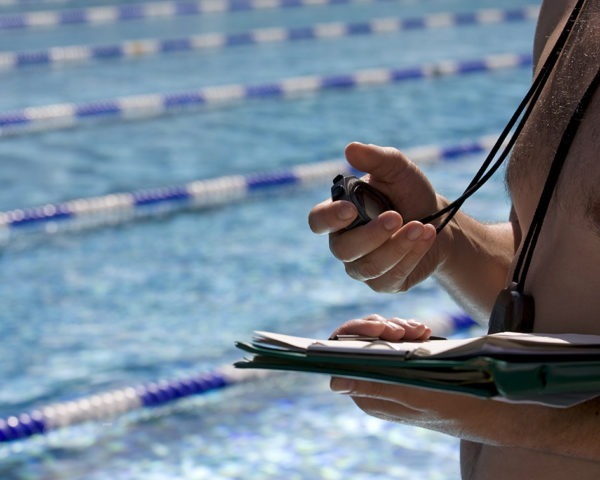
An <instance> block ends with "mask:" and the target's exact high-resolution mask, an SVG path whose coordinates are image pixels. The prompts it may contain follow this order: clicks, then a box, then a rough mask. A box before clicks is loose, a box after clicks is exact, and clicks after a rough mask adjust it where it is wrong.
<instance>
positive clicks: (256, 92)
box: [0, 53, 532, 137]
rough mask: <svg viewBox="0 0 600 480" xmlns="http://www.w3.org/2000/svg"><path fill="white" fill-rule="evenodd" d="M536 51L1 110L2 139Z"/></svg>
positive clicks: (426, 73)
mask: <svg viewBox="0 0 600 480" xmlns="http://www.w3.org/2000/svg"><path fill="white" fill-rule="evenodd" d="M531 65H532V55H531V54H530V53H527V54H510V53H509V54H495V55H488V56H484V57H480V58H476V59H471V60H462V61H456V60H446V61H439V62H436V63H429V64H424V65H417V66H412V67H411V66H409V67H402V68H373V69H366V70H358V71H355V72H353V73H349V74H343V73H342V74H333V75H323V76H317V75H308V76H302V77H289V78H286V79H283V80H280V81H275V82H272V83H262V84H254V85H243V84H229V85H219V86H209V87H205V88H201V89H199V90H192V91H187V92H180V93H166V94H156V93H155V94H144V95H132V96H125V97H119V98H115V99H107V100H100V101H94V102H87V103H62V104H53V105H44V106H36V107H28V108H25V109H22V110H15V111H10V112H0V137H2V136H11V135H18V134H26V133H31V132H36V131H47V130H58V129H62V128H70V127H75V126H79V125H83V124H88V122H92V123H93V122H94V121H96V122H98V121H107V120H111V121H115V120H128V121H133V120H143V119H148V118H156V117H159V116H162V115H166V114H175V113H178V112H189V111H190V110H193V109H200V108H202V107H207V106H210V107H213V108H215V107H219V106H225V105H230V104H232V103H236V102H238V103H239V102H242V101H254V100H265V99H273V98H278V99H287V98H296V97H298V96H299V95H303V94H309V93H310V94H314V93H318V92H325V91H329V90H342V89H353V88H358V87H373V86H382V85H390V84H396V83H401V82H405V81H411V80H423V79H431V78H436V77H443V76H450V75H468V74H474V73H483V72H493V71H497V70H504V69H509V68H522V67H531Z"/></svg>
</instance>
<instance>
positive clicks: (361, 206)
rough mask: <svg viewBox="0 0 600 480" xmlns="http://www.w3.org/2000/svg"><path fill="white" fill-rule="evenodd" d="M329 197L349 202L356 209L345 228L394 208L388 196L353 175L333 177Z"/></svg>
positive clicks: (350, 227)
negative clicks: (352, 219)
mask: <svg viewBox="0 0 600 480" xmlns="http://www.w3.org/2000/svg"><path fill="white" fill-rule="evenodd" d="M331 199H332V200H334V201H335V200H346V201H348V202H351V203H353V204H354V206H355V207H356V209H357V210H358V215H357V217H356V219H355V220H354V222H352V223H351V224H350V225H349V226H347V227H346V228H345V230H351V229H353V228H356V227H360V226H361V225H365V224H366V223H369V222H370V221H371V220H373V219H374V218H376V217H377V216H378V215H380V214H382V213H383V212H387V211H388V210H394V205H393V204H392V202H391V201H390V199H389V198H387V197H386V196H385V195H384V194H383V193H381V192H380V191H379V190H377V189H376V188H375V187H372V186H371V185H369V184H368V183H367V182H363V181H362V180H359V179H358V178H356V177H355V176H354V175H347V176H344V175H338V176H337V177H335V178H334V179H333V186H332V187H331Z"/></svg>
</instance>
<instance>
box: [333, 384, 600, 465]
mask: <svg viewBox="0 0 600 480" xmlns="http://www.w3.org/2000/svg"><path fill="white" fill-rule="evenodd" d="M331 388H332V390H333V391H335V392H338V393H341V394H347V395H350V396H351V397H352V399H353V400H354V402H355V403H356V404H357V406H358V407H359V408H361V409H362V410H364V411H365V412H366V413H368V414H370V415H373V416H375V417H379V418H382V419H384V420H388V421H394V422H398V423H407V424H410V425H415V426H420V427H423V428H427V429H429V430H435V431H438V432H442V433H445V434H449V435H452V436H455V437H458V438H461V439H463V440H469V441H472V442H477V443H481V444H486V445H492V446H497V447H508V448H513V447H515V448H523V449H528V450H532V451H537V452H542V453H545V454H551V455H559V456H564V457H570V458H574V459H579V460H589V461H594V462H600V439H599V438H598V431H600V398H598V399H594V400H590V401H588V402H585V403H582V404H579V405H577V406H574V407H571V408H551V407H544V406H540V405H533V404H513V403H505V402H500V401H495V400H484V399H479V398H476V397H471V396H467V395H461V394H455V393H445V392H434V391H431V390H426V389H419V388H413V387H405V386H399V385H388V384H384V383H376V382H367V381H356V380H349V379H343V378H333V379H332V381H331Z"/></svg>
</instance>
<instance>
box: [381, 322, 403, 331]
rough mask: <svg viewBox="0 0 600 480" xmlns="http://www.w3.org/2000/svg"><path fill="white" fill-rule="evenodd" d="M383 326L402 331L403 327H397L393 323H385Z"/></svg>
mask: <svg viewBox="0 0 600 480" xmlns="http://www.w3.org/2000/svg"><path fill="white" fill-rule="evenodd" d="M385 324H386V325H387V326H388V327H390V328H391V329H393V330H404V327H402V325H398V324H397V323H394V322H390V321H387V322H385Z"/></svg>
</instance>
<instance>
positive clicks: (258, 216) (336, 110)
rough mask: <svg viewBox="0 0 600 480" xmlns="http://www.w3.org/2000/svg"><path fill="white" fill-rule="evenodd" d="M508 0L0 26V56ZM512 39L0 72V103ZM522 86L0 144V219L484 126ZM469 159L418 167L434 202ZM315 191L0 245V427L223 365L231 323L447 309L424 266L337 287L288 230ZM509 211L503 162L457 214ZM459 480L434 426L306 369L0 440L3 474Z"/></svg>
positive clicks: (383, 90)
mask: <svg viewBox="0 0 600 480" xmlns="http://www.w3.org/2000/svg"><path fill="white" fill-rule="evenodd" d="M31 3H33V2H30V4H31ZM28 5H29V4H28ZM43 5H46V4H43ZM48 5H50V4H48ZM48 5H47V6H48ZM66 5H71V6H73V5H75V4H74V3H73V2H71V3H67V4H66ZM523 5H524V2H523V1H516V0H515V1H510V0H502V1H491V0H477V1H475V0H426V1H416V0H413V1H411V0H397V1H389V2H383V3H381V2H376V3H356V4H349V5H338V6H335V5H334V6H315V7H305V8H295V9H287V10H280V9H273V10H263V11H258V12H236V13H222V14H212V15H206V16H196V17H180V18H175V19H163V20H158V19H154V20H147V21H138V22H128V23H126V24H120V25H105V26H89V25H88V26H69V27H62V28H56V29H40V30H28V31H26V32H21V31H19V32H17V31H13V32H0V36H1V38H2V46H3V47H2V48H3V49H4V50H20V51H25V50H35V49H40V48H49V47H50V46H55V45H69V44H90V43H96V44H101V43H115V42H116V41H124V40H128V39H134V38H149V37H159V38H168V37H175V36H182V35H190V34H194V33H201V32H215V31H219V32H240V31H247V30H250V29H252V28H262V27H270V26H283V27H288V28H289V27H292V26H307V25H313V24H315V23H319V22H331V21H340V22H352V21H364V20H365V19H368V18H379V17H385V16H393V17H409V16H417V15H422V14H425V13H431V12H448V11H472V10H475V9H480V8H486V7H487V8H491V7H495V8H510V7H520V6H523ZM60 6H63V7H64V6H65V3H60ZM30 8H31V7H30ZM48 8H51V7H50V6H48ZM52 8H59V6H58V5H54V6H53V7H52ZM13 10H15V8H14V7H11V8H8V7H7V8H6V11H13ZM533 29H534V24H533V23H532V22H527V21H524V22H510V23H503V24H498V25H488V26H462V27H449V28H439V29H433V30H423V31H411V32H402V33H394V34H387V35H373V36H356V37H345V38H340V39H331V40H319V41H312V40H310V41H308V40H307V41H303V42H292V43H274V44H267V45H261V46H241V47H236V48H228V49H225V48H224V49H218V50H215V51H205V52H188V53H179V54H174V55H156V56H147V57H140V58H136V59H133V60H126V59H122V60H114V61H97V62H94V61H91V62H86V63H81V64H78V65H75V66H69V67H67V66H65V67H60V66H56V67H41V66H40V67H30V68H25V69H17V70H10V71H5V72H0V76H1V78H2V85H3V88H2V89H1V90H0V112H5V111H11V110H18V109H23V108H26V107H30V106H40V105H46V104H53V103H61V102H86V101H96V100H102V99H111V98H115V97H118V96H125V95H138V94H145V93H173V92H178V91H188V90H193V89H199V88H202V87H206V86H212V85H223V84H232V83H243V84H259V83H265V82H270V81H277V80H280V79H283V78H288V77H294V76H300V75H309V74H315V75H329V74H334V73H350V72H353V71H356V70H360V69H366V68H374V67H386V68H395V67H402V66H412V65H420V64H424V63H430V62H434V61H439V60H444V59H454V60H457V59H470V58H478V57H480V56H482V55H487V54H491V53H529V51H530V49H531V41H532V36H533ZM529 79H530V71H529V70H528V69H527V68H517V69H507V70H502V71H498V72H494V73H482V74H470V75H462V76H447V77H440V78H435V79H428V80H415V81H409V82H404V83H399V84H395V85H386V86H379V87H368V88H357V89H344V90H337V91H328V92H320V93H315V94H310V95H304V96H301V97H298V98H293V99H285V100H284V99H270V100H255V101H244V102H240V103H237V104H232V105H229V106H227V107H226V108H206V109H201V110H197V111H190V112H185V113H180V114H173V115H168V116H162V117H160V118H155V119H150V120H145V121H129V122H123V121H118V120H117V121H114V122H99V123H94V124H91V125H82V126H80V127H76V128H73V129H69V130H56V131H48V132H42V133H35V134H27V135H19V136H13V137H3V138H0V158H2V169H1V170H0V211H6V210H11V209H15V208H20V207H32V206H37V205H43V204H45V203H48V202H53V203H56V202H61V201H66V200H71V199H74V198H80V197H89V196H97V195H106V194H109V193H114V192H128V191H135V190H139V189H142V188H149V187H160V186H165V185H173V184H182V183H186V182H190V181H193V180H197V179H210V178H215V177H219V176H224V175H233V174H248V173H252V172H262V171H272V170H274V169H278V168H284V167H290V166H293V165H298V164H303V163H312V162H319V161H325V160H330V159H332V158H341V157H342V155H343V149H344V146H345V145H346V144H347V143H348V142H350V141H353V140H359V141H364V142H370V143H376V144H382V145H394V146H397V147H399V148H409V147H413V146H418V145H425V144H428V145H429V144H436V145H451V144H454V143H457V142H460V141H463V140H465V139H473V138H478V137H480V136H481V135H488V134H496V133H498V132H499V131H500V129H501V128H502V127H503V125H504V123H505V122H506V120H507V118H508V117H509V115H510V114H511V113H512V110H513V109H514V108H515V106H516V105H517V103H518V101H519V100H520V97H521V96H522V95H523V93H524V92H525V90H526V88H527V85H528V82H529ZM481 160H482V156H480V155H472V156H468V157H463V158H460V159H457V160H453V161H445V162H440V163H438V164H434V165H427V166H424V167H423V168H424V169H425V170H426V172H427V173H428V175H430V178H431V179H432V182H433V184H434V185H435V186H436V188H438V189H439V190H440V191H441V192H442V193H444V194H445V195H447V196H449V197H455V196H457V195H458V194H459V193H460V192H461V191H462V189H464V188H465V186H466V184H467V183H468V181H469V179H470V176H471V175H472V174H473V172H474V171H476V169H477V168H478V166H479V164H480V162H481ZM327 194H328V185H327V184H318V185H315V186H314V188H308V189H302V190H281V191H278V192H274V193H271V194H269V195H262V196H258V197H256V198H252V199H249V200H248V201H244V202H238V203H232V204H230V205H224V206H221V207H218V208H213V209H208V210H200V211H186V212H181V213H178V214H175V215H165V216H160V217H156V218H152V219H149V220H145V221H138V222H130V223H126V224H123V225H119V226H116V227H113V228H99V229H94V230H88V231H79V232H65V233H60V234H55V235H49V234H39V235H37V236H35V237H34V238H32V237H31V236H28V235H23V236H22V237H20V236H19V235H16V236H15V237H13V238H11V240H10V242H8V243H7V244H6V245H3V247H2V252H1V255H0V262H1V268H0V302H1V305H2V308H1V309H0V332H1V333H2V336H3V338H5V354H4V355H2V357H1V358H0V380H1V381H2V383H3V388H2V389H1V390H0V418H4V417H6V416H9V415H14V414H18V413H21V412H26V411H31V410H33V409H35V408H40V407H43V406H45V405H47V404H49V403H54V402H61V401H66V400H70V399H73V398H78V397H82V396H86V395H91V394H93V393H96V392H104V391H107V390H112V389H116V388H121V387H123V386H128V385H137V384H139V383H143V382H147V381H154V380H157V379H160V378H173V377H177V376H179V375H186V374H188V373H189V372H196V371H208V370H211V369H213V368H215V367H220V366H222V365H228V364H231V363H232V362H234V361H235V360H237V359H239V358H240V356H241V353H240V352H239V351H237V350H236V349H235V348H234V345H233V343H234V341H235V340H240V339H242V340H246V339H248V338H249V337H250V335H251V333H252V331H253V330H261V329H262V330H277V331H281V332H286V333H291V334H300V335H306V336H324V335H328V334H329V333H330V332H331V331H332V330H333V329H334V328H335V327H336V326H337V325H339V324H340V323H342V322H343V321H345V320H347V319H350V318H355V317H359V316H363V315H366V314H369V313H373V312H377V313H381V314H383V315H389V316H405V317H414V318H420V319H423V320H426V319H427V318H429V317H432V316H434V315H436V314H438V313H440V312H441V313H448V312H456V311H459V308H458V307H457V306H456V305H455V304H454V302H453V301H452V299H451V298H450V297H449V296H448V295H446V294H445V293H444V292H443V291H442V290H441V289H440V288H439V286H438V285H437V284H436V283H435V282H434V281H433V280H429V281H426V282H424V283H423V284H422V285H419V286H418V287H416V288H414V289H413V290H412V291H411V292H410V293H407V294H402V295H381V294H377V293H374V292H371V291H370V290H369V289H368V288H367V287H366V286H364V285H362V284H359V283H357V282H354V281H352V280H351V279H349V278H348V277H346V276H345V274H344V272H343V267H342V266H341V265H340V264H339V263H338V262H337V261H336V260H335V259H333V258H332V256H331V255H330V253H329V251H328V247H327V239H326V238H325V237H319V236H315V235H313V234H312V233H311V232H310V231H309V229H308V226H307V221H306V219H307V214H308V211H309V210H310V208H311V207H312V206H313V205H314V204H315V203H316V202H318V201H320V200H322V199H323V198H325V197H326V196H327ZM508 208H509V204H508V201H507V199H506V193H505V187H504V182H503V178H502V174H498V175H497V176H496V178H494V179H493V180H492V181H491V182H490V183H489V185H487V186H486V187H485V188H484V189H483V190H482V191H481V192H479V193H478V194H477V196H476V197H475V198H474V199H472V200H471V201H469V202H468V203H467V204H466V206H465V209H466V210H467V211H468V212H469V213H472V214H473V215H476V216H478V217H480V218H482V219H484V220H486V221H499V220H503V219H505V218H506V216H507V212H508ZM458 475H459V473H458V446H457V441H456V440H455V439H452V438H449V437H446V436H443V435H439V434H436V433H432V432H428V431H425V430H420V429H416V428H412V427H407V426H402V425H395V424H391V423H387V422H383V421H380V420H377V419H374V418H371V417H368V416H367V415H365V414H363V413H362V412H360V411H359V410H358V409H356V407H355V406H354V405H353V404H352V403H351V402H350V401H349V399H347V398H342V397H339V396H336V395H334V394H332V393H331V392H330V391H329V388H328V379H327V378H325V377H322V378H321V377H314V376H309V375H304V374H282V375H275V376H267V377H266V378H264V379H262V380H257V381H254V382H251V383H246V384H241V385H236V386H233V387H229V388H227V389H224V390H221V391H218V392H213V393H210V394H207V395H202V396H198V397H194V398H189V399H185V400H181V401H179V402H176V403H173V404H170V405H168V406H164V407H161V408H157V409H152V410H144V411H139V412H134V413H130V414H127V415H124V416H121V417H118V418H115V419H113V420H111V421H103V422H96V423H93V422H92V423H86V424H83V425H79V426H74V427H70V428H66V429H63V430H57V431H55V432H52V433H50V434H48V435H45V436H41V437H33V438H30V439H27V440H23V441H18V442H14V443H11V444H4V445H0V478H6V479H19V480H20V479H47V480H55V479H56V480H58V479H69V480H75V479H86V480H90V479H91V480H95V479H105V478H106V479H108V478H110V479H141V478H144V479H166V478H168V479H186V480H187V479H205V478H206V479H243V480H245V479H281V478H286V479H311V480H312V479H317V478H319V479H320V478H323V479H342V478H352V479H369V480H371V479H390V478H420V479H454V478H457V477H458Z"/></svg>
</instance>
